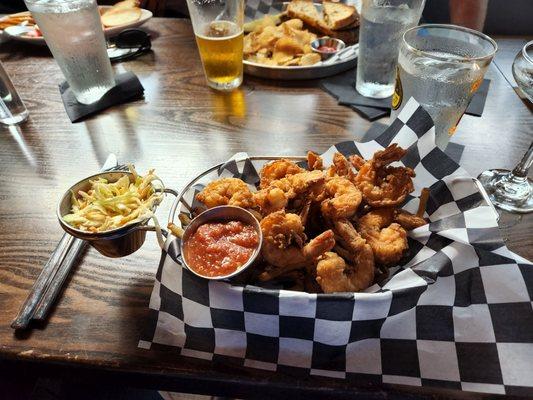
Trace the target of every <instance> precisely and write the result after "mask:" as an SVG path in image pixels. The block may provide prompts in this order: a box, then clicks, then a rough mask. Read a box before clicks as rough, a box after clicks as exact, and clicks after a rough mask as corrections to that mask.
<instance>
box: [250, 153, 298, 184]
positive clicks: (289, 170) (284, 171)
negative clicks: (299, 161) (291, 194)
mask: <svg viewBox="0 0 533 400" xmlns="http://www.w3.org/2000/svg"><path fill="white" fill-rule="evenodd" d="M304 171H305V169H303V168H301V167H299V166H298V165H296V164H295V163H294V162H292V161H290V160H287V159H281V160H276V161H272V162H269V163H268V164H266V165H265V166H264V167H263V168H262V169H261V172H260V176H261V181H260V182H259V188H260V189H265V188H267V187H268V186H270V184H271V183H272V182H273V181H277V180H278V179H281V178H285V177H286V176H287V175H294V174H298V173H300V172H304Z"/></svg>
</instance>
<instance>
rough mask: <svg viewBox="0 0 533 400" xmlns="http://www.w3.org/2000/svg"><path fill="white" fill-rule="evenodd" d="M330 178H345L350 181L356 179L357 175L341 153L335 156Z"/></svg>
mask: <svg viewBox="0 0 533 400" xmlns="http://www.w3.org/2000/svg"><path fill="white" fill-rule="evenodd" d="M328 175H329V176H344V177H346V178H348V179H350V180H353V179H354V178H355V173H354V171H353V170H352V165H351V164H350V162H349V161H348V160H347V158H346V157H344V156H343V155H342V154H341V153H338V152H337V153H335V154H334V155H333V165H332V166H331V167H329V169H328Z"/></svg>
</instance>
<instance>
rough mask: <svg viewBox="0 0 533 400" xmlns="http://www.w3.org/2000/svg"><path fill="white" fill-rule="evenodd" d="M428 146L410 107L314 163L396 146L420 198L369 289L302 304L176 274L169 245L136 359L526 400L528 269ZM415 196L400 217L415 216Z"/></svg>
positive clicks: (229, 172) (426, 122) (249, 177)
mask: <svg viewBox="0 0 533 400" xmlns="http://www.w3.org/2000/svg"><path fill="white" fill-rule="evenodd" d="M434 135H435V133H434V128H433V123H432V121H431V118H430V117H429V115H428V114H427V113H426V112H425V111H424V110H423V109H422V108H421V107H420V106H419V105H418V103H416V102H415V101H414V100H413V99H411V100H410V101H409V102H408V104H407V105H406V107H405V108H404V110H402V113H401V114H400V116H399V117H398V119H396V120H395V121H394V122H393V123H392V125H391V126H390V127H389V128H388V129H387V130H386V131H385V132H384V133H383V134H382V135H381V136H380V137H379V138H377V139H376V140H374V141H370V142H366V143H355V142H343V143H339V144H337V145H335V146H333V147H331V148H330V149H329V150H328V151H327V152H326V153H325V154H323V157H324V161H325V163H326V164H328V163H329V162H331V159H332V156H333V154H334V153H335V152H336V151H340V152H341V153H343V154H344V155H350V154H359V155H361V156H363V157H364V158H370V157H371V156H372V155H373V153H374V152H376V151H377V150H381V149H383V148H385V147H386V146H387V145H389V144H390V143H398V144H399V145H400V146H402V147H404V148H408V153H407V155H406V156H405V157H404V158H403V160H402V162H401V163H402V164H403V165H405V166H409V167H411V168H413V169H414V170H415V172H416V178H415V179H414V183H415V192H414V193H413V195H415V196H418V195H419V194H420V191H421V189H422V188H424V187H429V188H430V191H431V194H430V199H429V202H428V205H427V214H426V216H427V217H428V218H429V220H430V223H429V224H427V225H425V226H422V227H420V228H418V229H415V230H413V231H411V232H409V247H410V250H409V254H408V256H407V257H406V259H405V261H404V264H403V265H401V266H398V267H396V268H394V269H393V270H392V273H393V275H392V277H391V278H389V280H388V281H386V282H385V283H384V284H383V286H378V285H374V286H372V287H370V288H368V289H367V290H366V291H365V292H361V293H341V294H308V293H302V292H293V291H288V290H275V289H265V288H259V287H255V286H239V285H232V284H230V283H226V282H217V281H207V280H203V279H200V278H197V277H195V276H194V275H193V274H191V273H190V272H188V271H187V270H186V269H184V268H183V267H182V266H181V264H180V263H179V260H180V256H179V254H178V253H179V244H178V242H177V239H172V240H168V241H167V243H166V247H165V249H166V251H164V252H163V255H162V258H161V262H160V265H159V268H158V271H157V275H156V280H155V284H154V289H153V292H152V296H151V300H150V309H151V314H150V315H151V318H150V321H149V323H148V325H149V326H148V330H147V332H146V333H145V334H144V337H143V338H142V340H140V342H139V347H141V348H144V349H153V350H158V349H163V350H165V351H169V350H171V351H175V352H176V353H177V354H180V355H183V356H190V357H197V358H202V359H207V360H212V361H214V362H222V363H231V364H238V365H241V366H245V367H250V368H260V369H266V370H271V371H277V372H278V373H284V374H295V375H298V374H300V375H301V374H304V375H308V374H310V375H321V376H328V377H335V378H341V379H346V380H358V381H360V380H364V381H367V382H373V383H376V384H379V383H394V384H406V385H417V386H436V387H442V388H449V389H450V388H451V389H458V390H466V391H475V392H487V393H500V394H504V393H505V394H514V395H528V396H532V395H533V311H532V304H533V303H532V300H531V299H532V297H533V265H532V264H531V263H530V262H529V261H526V260H524V259H522V258H520V257H518V256H517V255H515V254H513V253H511V252H510V251H509V250H508V249H507V248H506V247H505V245H504V243H503V241H502V239H501V237H500V234H499V231H498V224H497V221H496V218H495V215H494V213H493V211H492V209H491V208H490V207H489V206H487V205H486V204H485V203H483V201H482V197H481V195H480V194H479V192H478V190H477V188H476V186H475V185H474V184H473V182H472V179H471V177H470V176H469V175H468V173H467V172H466V171H465V170H463V169H462V168H461V167H459V165H458V164H457V163H455V162H454V161H452V160H451V159H450V158H448V157H447V156H446V155H445V154H444V153H443V152H442V151H440V150H439V149H438V148H437V147H435V144H434V139H435V138H434ZM260 164H261V163H257V162H256V161H251V160H249V159H246V157H244V156H243V155H242V154H240V155H237V156H236V157H234V159H233V160H231V161H229V162H228V163H226V164H225V165H224V167H222V168H221V169H219V170H218V171H215V172H214V173H213V174H212V175H207V176H206V177H205V178H204V180H203V181H202V182H203V183H205V182H207V181H210V180H213V179H215V178H217V176H236V177H239V178H243V179H244V180H245V181H246V182H247V183H249V184H254V183H257V180H258V174H257V171H258V170H259V168H260V167H261V165H260ZM202 182H198V185H197V186H196V187H195V188H194V189H192V190H191V191H190V193H187V195H186V197H187V199H188V200H189V201H192V200H193V198H194V194H195V193H196V192H197V191H198V190H199V189H200V188H201V183H202ZM415 196H413V197H410V198H409V199H408V201H407V202H406V205H405V207H404V208H405V209H407V210H409V211H414V210H416V208H417V206H418V198H417V197H415ZM189 204H190V203H189Z"/></svg>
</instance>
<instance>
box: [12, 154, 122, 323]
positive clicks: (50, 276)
mask: <svg viewBox="0 0 533 400" xmlns="http://www.w3.org/2000/svg"><path fill="white" fill-rule="evenodd" d="M113 168H126V169H127V166H125V165H124V166H122V165H121V166H117V157H116V156H115V155H114V154H110V155H109V156H108V157H107V160H106V161H105V163H104V165H103V166H102V171H105V170H109V169H113ZM76 240H77V239H75V238H74V237H72V236H71V235H69V234H67V233H65V234H63V236H62V237H61V240H60V241H59V243H58V244H57V246H56V248H55V249H54V251H53V252H52V255H51V256H50V258H49V259H48V261H47V262H46V264H45V266H44V267H43V269H42V271H41V273H40V274H39V276H38V277H37V279H36V280H35V283H34V284H33V286H32V288H31V291H30V293H29V295H28V297H27V298H26V300H25V301H24V303H23V304H22V307H21V308H20V310H19V312H18V314H17V316H16V317H15V319H14V320H13V322H12V323H11V327H12V328H13V329H25V328H27V327H28V325H29V323H30V321H31V320H32V318H33V316H34V314H35V312H36V309H37V307H39V305H40V303H41V300H42V299H43V297H44V295H45V294H46V293H47V291H48V288H49V286H57V285H54V281H55V276H56V275H57V272H58V270H59V269H60V268H61V265H62V264H63V262H64V260H65V259H66V257H67V255H69V260H71V259H72V255H71V249H72V250H75V252H74V253H73V254H76V256H77V254H79V253H80V251H81V250H82V249H80V245H79V244H77V245H76V246H75V247H74V248H73V244H74V243H76ZM75 258H76V257H74V258H73V259H72V261H71V264H73V262H74V260H75ZM71 267H72V265H70V267H69V268H68V269H67V270H66V272H65V277H66V275H68V271H69V270H70V268H71ZM64 268H66V267H64ZM63 281H64V278H63ZM63 281H62V282H61V284H62V283H63ZM59 289H61V285H59V287H58V288H57V287H56V288H55V291H56V292H59ZM56 296H57V293H55V294H54V295H53V296H52V293H51V294H50V297H49V301H50V300H52V302H53V300H54V299H55V297H56ZM52 297H53V298H52ZM49 307H50V306H47V307H46V310H45V311H42V312H41V318H40V319H43V318H44V317H45V316H46V312H47V311H48V309H49Z"/></svg>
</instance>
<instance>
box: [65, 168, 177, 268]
mask: <svg viewBox="0 0 533 400" xmlns="http://www.w3.org/2000/svg"><path fill="white" fill-rule="evenodd" d="M124 175H127V176H128V177H129V178H130V182H133V181H134V177H133V174H132V173H130V172H123V171H115V172H103V173H99V174H95V175H92V176H89V177H87V178H85V179H82V180H81V181H79V182H78V183H76V184H74V185H72V186H71V187H70V188H69V189H68V190H67V191H66V192H65V194H63V196H62V197H61V200H60V201H59V204H58V206H57V209H56V214H57V218H58V220H59V224H60V225H61V227H62V228H63V229H64V230H65V231H66V232H67V233H69V234H70V235H72V236H74V237H76V238H78V239H83V240H86V241H88V242H89V244H90V245H91V246H93V247H94V248H95V249H96V250H98V251H99V252H100V253H102V254H103V255H104V256H107V257H113V258H116V257H124V256H127V255H128V254H131V253H133V252H135V251H137V250H138V249H139V248H140V247H141V246H142V245H143V243H144V240H145V238H146V232H148V231H155V230H156V228H155V227H154V226H151V225H147V223H148V220H149V219H150V218H147V219H145V220H142V221H139V222H136V223H133V224H127V225H125V226H122V227H120V228H115V229H110V230H108V231H105V232H87V231H83V230H81V229H77V228H74V227H73V226H71V225H69V224H68V223H66V222H65V221H64V220H63V216H65V215H67V214H69V213H70V210H71V207H72V204H71V195H72V192H73V193H78V191H80V190H83V191H85V192H86V191H88V190H89V189H90V187H91V184H90V182H89V181H90V180H95V179H97V178H104V179H107V180H108V182H116V181H118V180H119V179H120V178H121V177H123V176H124ZM154 189H155V190H158V189H160V191H161V192H164V193H171V194H177V193H175V192H174V191H173V190H171V189H162V188H157V187H155V186H154ZM156 208H157V204H156V205H155V206H154V209H153V210H152V211H154V212H155V209H156ZM162 232H163V234H166V232H165V231H164V230H163V229H162Z"/></svg>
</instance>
